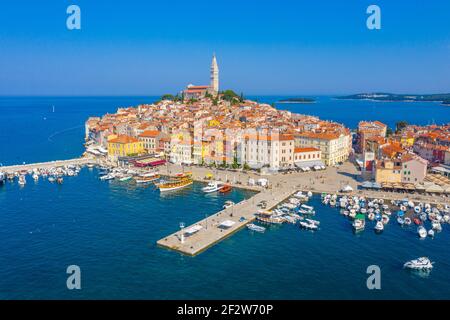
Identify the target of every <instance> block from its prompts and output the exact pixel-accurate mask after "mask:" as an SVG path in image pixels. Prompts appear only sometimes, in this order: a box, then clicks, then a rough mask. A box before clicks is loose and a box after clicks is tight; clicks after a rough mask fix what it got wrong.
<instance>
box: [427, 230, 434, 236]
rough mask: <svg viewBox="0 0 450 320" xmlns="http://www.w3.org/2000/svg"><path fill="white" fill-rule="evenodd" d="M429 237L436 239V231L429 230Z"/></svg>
mask: <svg viewBox="0 0 450 320" xmlns="http://www.w3.org/2000/svg"><path fill="white" fill-rule="evenodd" d="M428 235H429V236H430V237H432V238H433V237H434V230H433V229H430V230H428Z"/></svg>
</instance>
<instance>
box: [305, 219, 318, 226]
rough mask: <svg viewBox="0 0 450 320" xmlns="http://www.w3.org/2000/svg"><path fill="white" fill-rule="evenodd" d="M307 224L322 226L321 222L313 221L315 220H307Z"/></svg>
mask: <svg viewBox="0 0 450 320" xmlns="http://www.w3.org/2000/svg"><path fill="white" fill-rule="evenodd" d="M305 221H306V222H309V223H312V224H315V225H316V226H320V221H318V220H313V219H305Z"/></svg>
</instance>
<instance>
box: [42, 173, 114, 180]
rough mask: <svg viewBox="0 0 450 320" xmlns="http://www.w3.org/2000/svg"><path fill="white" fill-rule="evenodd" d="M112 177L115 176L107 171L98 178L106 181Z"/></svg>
mask: <svg viewBox="0 0 450 320" xmlns="http://www.w3.org/2000/svg"><path fill="white" fill-rule="evenodd" d="M114 178H115V175H114V174H113V173H109V174H107V175H104V176H101V177H100V180H102V181H106V180H112V179H114ZM48 179H49V181H50V178H48Z"/></svg>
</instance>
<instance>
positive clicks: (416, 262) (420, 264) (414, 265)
mask: <svg viewBox="0 0 450 320" xmlns="http://www.w3.org/2000/svg"><path fill="white" fill-rule="evenodd" d="M433 263H434V262H431V260H430V259H428V258H427V257H421V258H418V259H413V260H410V261H408V262H406V263H405V264H404V265H403V267H404V268H408V269H414V270H431V269H432V268H433Z"/></svg>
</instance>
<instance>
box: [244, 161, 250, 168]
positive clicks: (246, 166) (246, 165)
mask: <svg viewBox="0 0 450 320" xmlns="http://www.w3.org/2000/svg"><path fill="white" fill-rule="evenodd" d="M243 169H244V170H250V166H249V165H248V164H247V162H246V163H244V167H243Z"/></svg>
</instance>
